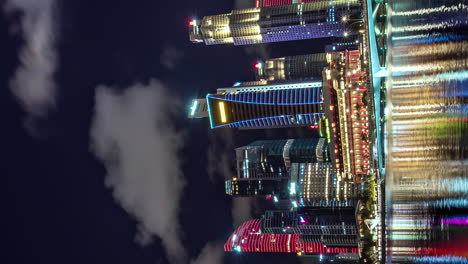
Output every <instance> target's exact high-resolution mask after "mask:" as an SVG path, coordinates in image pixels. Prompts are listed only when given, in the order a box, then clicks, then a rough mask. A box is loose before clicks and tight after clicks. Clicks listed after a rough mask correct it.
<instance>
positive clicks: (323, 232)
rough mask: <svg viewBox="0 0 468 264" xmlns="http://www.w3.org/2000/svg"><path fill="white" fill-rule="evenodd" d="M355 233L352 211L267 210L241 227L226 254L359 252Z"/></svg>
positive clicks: (227, 246) (231, 237)
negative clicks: (234, 252)
mask: <svg viewBox="0 0 468 264" xmlns="http://www.w3.org/2000/svg"><path fill="white" fill-rule="evenodd" d="M356 232H357V230H356V218H355V216H354V209H352V208H343V209H324V210H322V208H304V209H301V210H298V211H267V212H266V213H265V215H263V216H262V217H261V218H260V219H254V220H250V221H247V222H244V223H243V224H242V225H241V226H239V227H238V228H237V229H236V230H235V231H234V232H233V234H232V235H231V236H230V237H229V239H228V240H227V242H226V243H225V244H224V251H228V252H229V251H236V252H278V253H279V252H282V253H325V254H326V253H330V254H331V253H358V252H359V249H358V247H357V246H358V243H357V233H356Z"/></svg>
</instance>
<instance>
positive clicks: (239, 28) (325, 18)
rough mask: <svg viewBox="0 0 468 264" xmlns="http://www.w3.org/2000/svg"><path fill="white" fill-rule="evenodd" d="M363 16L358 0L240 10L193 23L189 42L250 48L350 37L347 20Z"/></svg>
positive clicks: (324, 1)
mask: <svg viewBox="0 0 468 264" xmlns="http://www.w3.org/2000/svg"><path fill="white" fill-rule="evenodd" d="M360 14H361V1H359V0H318V1H314V2H309V3H294V4H288V5H276V6H265V7H261V8H247V9H239V10H233V11H232V12H231V13H228V14H219V15H213V16H205V17H204V18H203V19H202V20H197V19H193V20H191V21H190V22H189V26H190V40H191V41H192V42H193V43H205V44H206V45H217V44H234V45H250V44H258V43H269V42H279V41H290V40H301V39H313V38H328V37H341V36H346V35H347V32H346V30H347V22H346V18H355V17H360Z"/></svg>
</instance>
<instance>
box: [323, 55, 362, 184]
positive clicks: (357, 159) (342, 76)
mask: <svg viewBox="0 0 468 264" xmlns="http://www.w3.org/2000/svg"><path fill="white" fill-rule="evenodd" d="M327 56H328V57H329V63H330V67H328V68H325V70H324V75H323V76H324V88H323V89H324V99H325V102H326V107H324V108H325V112H326V115H327V117H328V119H329V120H330V131H331V138H330V140H331V144H332V146H334V149H333V150H332V157H333V158H332V161H333V162H334V163H335V165H336V168H337V170H338V172H339V173H340V174H341V175H342V178H348V179H353V181H355V182H361V181H362V177H363V176H364V175H366V174H367V171H368V170H369V166H370V161H369V159H370V149H369V140H370V139H369V117H368V115H369V113H368V104H369V103H370V102H369V96H368V94H367V93H368V92H367V80H366V72H365V69H364V68H363V67H362V66H361V60H360V51H359V50H345V51H344V52H335V53H330V54H328V55H327Z"/></svg>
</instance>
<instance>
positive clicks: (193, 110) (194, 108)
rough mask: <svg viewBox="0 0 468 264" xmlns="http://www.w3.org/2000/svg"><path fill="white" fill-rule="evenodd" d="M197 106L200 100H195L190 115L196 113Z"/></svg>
mask: <svg viewBox="0 0 468 264" xmlns="http://www.w3.org/2000/svg"><path fill="white" fill-rule="evenodd" d="M197 106H198V100H194V101H193V105H192V107H191V108H190V115H191V116H193V115H195V111H196V110H197Z"/></svg>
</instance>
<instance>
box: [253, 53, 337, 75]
mask: <svg viewBox="0 0 468 264" xmlns="http://www.w3.org/2000/svg"><path fill="white" fill-rule="evenodd" d="M326 66H328V63H327V59H326V54H325V53H317V54H307V55H298V56H287V57H282V58H274V59H268V60H266V61H259V62H257V63H256V64H255V66H254V68H255V73H256V77H257V80H267V81H280V80H304V79H315V80H320V79H322V71H323V68H324V67H326Z"/></svg>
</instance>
